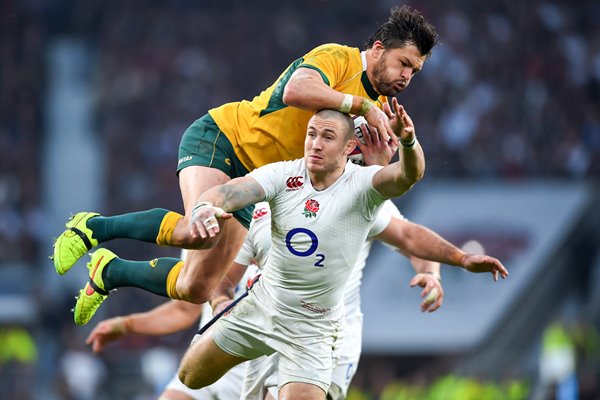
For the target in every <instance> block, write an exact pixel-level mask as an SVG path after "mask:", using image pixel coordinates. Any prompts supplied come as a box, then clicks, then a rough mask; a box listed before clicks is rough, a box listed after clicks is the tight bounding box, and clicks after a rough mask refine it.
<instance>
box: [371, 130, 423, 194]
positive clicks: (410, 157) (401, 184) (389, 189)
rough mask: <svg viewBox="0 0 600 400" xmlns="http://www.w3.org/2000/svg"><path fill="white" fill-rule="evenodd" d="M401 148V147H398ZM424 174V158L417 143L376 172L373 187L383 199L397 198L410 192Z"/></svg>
mask: <svg viewBox="0 0 600 400" xmlns="http://www.w3.org/2000/svg"><path fill="white" fill-rule="evenodd" d="M400 148H402V146H400ZM424 174H425V156H424V155H423V150H422V149H421V146H420V145H419V142H418V141H417V142H415V144H414V147H412V148H411V149H403V150H402V151H401V154H400V159H399V160H398V161H396V162H394V163H392V164H390V165H388V166H387V167H384V168H383V169H381V170H380V171H378V172H377V173H376V174H375V176H374V177H373V186H374V187H375V189H377V191H378V192H379V193H380V194H381V195H382V196H383V197H385V198H387V199H391V198H393V197H398V196H401V195H403V194H404V193H406V192H407V191H409V190H410V188H411V187H413V185H414V184H415V183H417V182H418V181H419V180H421V178H422V177H423V175H424Z"/></svg>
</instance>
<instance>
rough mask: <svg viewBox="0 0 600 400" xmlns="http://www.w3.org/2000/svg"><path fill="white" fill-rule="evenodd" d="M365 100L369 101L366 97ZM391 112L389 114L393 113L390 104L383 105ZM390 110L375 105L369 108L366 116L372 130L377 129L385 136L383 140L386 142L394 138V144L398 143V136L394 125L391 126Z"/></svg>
mask: <svg viewBox="0 0 600 400" xmlns="http://www.w3.org/2000/svg"><path fill="white" fill-rule="evenodd" d="M364 101H367V100H366V99H365V100H364ZM386 107H387V110H388V112H389V114H391V111H389V106H388V105H387V103H386V104H384V105H383V108H384V110H385V109H386ZM388 112H384V111H382V110H380V109H379V108H378V107H376V106H373V107H371V109H370V110H369V112H367V113H366V114H365V115H364V117H365V119H366V120H367V122H368V123H369V128H370V129H371V130H373V129H375V131H377V132H379V134H380V135H381V137H382V138H383V140H384V141H385V142H389V140H390V139H391V140H392V143H394V144H396V145H397V144H398V138H397V137H396V134H395V133H394V131H393V130H392V127H391V126H390V118H389V114H388Z"/></svg>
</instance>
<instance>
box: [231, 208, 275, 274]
mask: <svg viewBox="0 0 600 400" xmlns="http://www.w3.org/2000/svg"><path fill="white" fill-rule="evenodd" d="M270 248H271V209H270V208H269V203H267V202H260V203H256V205H255V206H254V212H253V213H252V221H251V222H250V228H249V229H248V235H246V239H245V240H244V244H243V245H242V248H241V249H240V251H239V253H238V255H237V256H236V258H235V262H236V263H238V264H241V265H250V264H252V263H253V262H254V263H256V264H257V265H258V266H259V268H262V267H263V266H264V265H265V264H266V263H267V258H268V257H269V249H270Z"/></svg>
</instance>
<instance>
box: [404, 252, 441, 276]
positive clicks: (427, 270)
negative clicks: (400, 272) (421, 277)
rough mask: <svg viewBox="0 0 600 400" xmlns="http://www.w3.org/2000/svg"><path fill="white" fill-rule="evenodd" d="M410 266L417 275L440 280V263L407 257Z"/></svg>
mask: <svg viewBox="0 0 600 400" xmlns="http://www.w3.org/2000/svg"><path fill="white" fill-rule="evenodd" d="M409 258H410V264H411V265H412V267H413V270H414V271H415V273H417V274H431V275H434V276H436V277H438V278H439V279H441V273H440V263H439V262H436V261H430V260H424V259H422V258H418V257H409Z"/></svg>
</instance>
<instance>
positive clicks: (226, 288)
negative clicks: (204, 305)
mask: <svg viewBox="0 0 600 400" xmlns="http://www.w3.org/2000/svg"><path fill="white" fill-rule="evenodd" d="M247 269H248V266H247V265H243V264H240V263H236V262H234V263H233V264H232V265H231V267H230V268H229V270H228V271H227V275H226V276H225V278H223V280H222V281H221V283H220V284H219V286H217V288H216V289H215V291H214V292H213V295H212V297H211V299H210V301H209V303H210V306H211V307H212V309H213V314H218V313H219V311H221V310H222V309H223V308H224V307H225V306H226V305H227V304H229V302H230V300H233V296H234V292H235V287H236V286H237V285H238V284H239V283H240V281H241V280H242V278H243V277H244V274H245V273H246V270H247Z"/></svg>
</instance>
